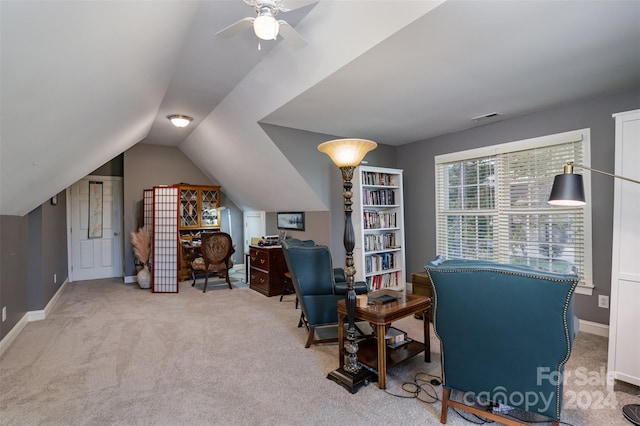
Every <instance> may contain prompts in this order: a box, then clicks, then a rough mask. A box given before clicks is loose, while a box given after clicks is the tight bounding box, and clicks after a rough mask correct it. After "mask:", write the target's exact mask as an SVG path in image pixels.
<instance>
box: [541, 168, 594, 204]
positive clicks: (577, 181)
mask: <svg viewBox="0 0 640 426" xmlns="http://www.w3.org/2000/svg"><path fill="white" fill-rule="evenodd" d="M549 204H552V205H554V206H584V205H585V204H586V203H585V198H584V185H583V183H582V175H577V174H573V173H564V174H561V175H556V177H555V179H554V180H553V186H552V187H551V195H549Z"/></svg>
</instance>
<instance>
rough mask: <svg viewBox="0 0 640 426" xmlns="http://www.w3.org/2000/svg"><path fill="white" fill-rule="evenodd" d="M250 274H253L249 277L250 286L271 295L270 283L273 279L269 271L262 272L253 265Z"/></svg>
mask: <svg viewBox="0 0 640 426" xmlns="http://www.w3.org/2000/svg"><path fill="white" fill-rule="evenodd" d="M250 274H251V277H250V279H249V283H250V284H249V286H250V287H251V289H253V290H256V291H258V292H260V293H262V294H265V295H268V296H270V294H269V284H270V282H271V281H270V277H269V274H268V273H267V272H262V271H260V270H258V269H255V268H253V267H251V271H250Z"/></svg>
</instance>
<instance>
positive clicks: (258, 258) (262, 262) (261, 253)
mask: <svg viewBox="0 0 640 426" xmlns="http://www.w3.org/2000/svg"><path fill="white" fill-rule="evenodd" d="M250 256H251V267H252V268H258V269H262V270H264V271H268V270H269V253H268V252H267V251H265V250H255V249H251V251H250Z"/></svg>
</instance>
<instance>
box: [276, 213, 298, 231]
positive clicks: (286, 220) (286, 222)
mask: <svg viewBox="0 0 640 426" xmlns="http://www.w3.org/2000/svg"><path fill="white" fill-rule="evenodd" d="M277 217H278V229H293V230H296V231H304V212H278V213H277Z"/></svg>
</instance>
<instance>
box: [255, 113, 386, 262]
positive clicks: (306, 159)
mask: <svg viewBox="0 0 640 426" xmlns="http://www.w3.org/2000/svg"><path fill="white" fill-rule="evenodd" d="M262 128H263V129H264V130H265V132H266V133H267V134H268V135H269V137H270V138H271V139H272V140H273V141H274V143H275V144H276V146H278V148H279V149H280V151H282V153H283V154H284V155H285V156H286V157H287V159H288V160H289V161H290V162H291V164H293V166H294V167H295V168H296V170H297V171H298V172H299V173H300V175H301V176H303V177H304V179H305V180H306V181H307V183H308V184H309V186H311V187H312V188H313V189H314V191H315V192H316V193H317V194H318V197H319V198H320V199H321V200H322V201H324V203H325V205H326V206H327V209H328V210H329V215H330V217H329V218H328V220H329V221H328V223H325V222H324V221H323V220H322V221H320V220H318V221H316V222H315V223H314V224H313V226H314V229H313V230H310V229H309V227H307V228H306V230H305V233H304V235H300V236H295V235H294V234H292V233H291V234H289V233H288V235H290V236H292V237H293V236H295V237H296V238H300V239H312V240H314V241H316V242H318V243H319V244H320V240H322V241H326V240H327V239H328V240H329V241H328V242H327V243H321V244H323V245H328V246H329V249H330V251H331V255H332V258H333V262H334V264H335V265H343V264H344V259H345V250H344V244H343V242H342V240H343V235H344V201H343V197H342V190H343V186H342V173H341V172H340V169H338V168H337V167H336V166H335V165H334V164H333V162H332V161H331V159H330V158H329V157H328V156H327V155H326V154H324V153H322V152H320V151H318V145H319V144H321V143H322V142H326V141H328V140H332V139H337V138H338V137H337V136H332V135H325V134H321V133H312V132H305V131H302V130H297V129H290V128H287V127H279V126H273V125H270V124H263V125H262ZM364 161H367V162H368V165H370V166H378V167H396V148H394V147H392V146H388V145H378V148H376V150H374V151H371V152H370V153H368V154H367V156H366V157H365V159H364ZM316 213H317V212H316ZM307 214H309V213H307ZM315 227H322V228H318V229H316V228H315ZM270 230H276V231H277V229H276V219H275V214H274V215H273V216H271V215H267V232H268V233H276V232H271V231H270ZM310 232H313V235H317V236H318V237H317V238H313V237H312V236H311V234H309V233H310ZM300 234H302V233H300Z"/></svg>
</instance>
